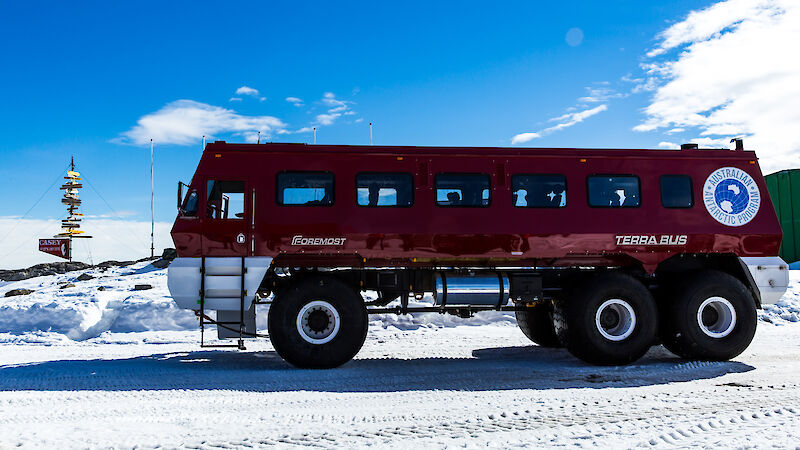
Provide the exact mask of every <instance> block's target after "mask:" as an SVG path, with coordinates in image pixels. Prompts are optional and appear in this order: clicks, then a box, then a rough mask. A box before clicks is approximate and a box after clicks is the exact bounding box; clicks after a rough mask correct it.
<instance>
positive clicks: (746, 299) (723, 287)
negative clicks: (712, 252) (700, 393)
mask: <svg viewBox="0 0 800 450" xmlns="http://www.w3.org/2000/svg"><path fill="white" fill-rule="evenodd" d="M661 320H662V323H661V340H662V342H663V344H664V347H666V348H667V349H668V350H669V351H671V352H672V353H675V354H676V355H678V356H680V357H682V358H686V359H705V360H714V361H725V360H728V359H731V358H733V357H735V356H737V355H739V354H740V353H742V352H743V351H744V350H745V349H746V348H747V346H749V345H750V342H752V340H753V336H754V335H755V332H756V324H757V322H758V316H757V314H756V304H755V301H754V299H753V296H752V294H751V293H750V292H749V291H748V290H747V288H746V287H745V285H744V284H742V282H741V281H739V280H738V279H736V278H735V277H733V276H732V275H729V274H727V273H724V272H719V271H716V270H708V271H704V272H702V273H699V274H697V275H695V276H693V277H691V278H689V279H688V280H687V281H686V282H685V283H684V284H683V285H681V286H679V287H678V288H677V289H675V290H674V295H673V296H670V297H667V298H664V299H662V302H661Z"/></svg>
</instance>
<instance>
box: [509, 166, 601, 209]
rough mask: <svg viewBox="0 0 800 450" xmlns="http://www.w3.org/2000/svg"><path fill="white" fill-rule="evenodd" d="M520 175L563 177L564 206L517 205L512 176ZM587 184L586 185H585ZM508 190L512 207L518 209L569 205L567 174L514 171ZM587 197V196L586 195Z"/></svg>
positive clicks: (562, 207) (561, 207) (559, 207)
mask: <svg viewBox="0 0 800 450" xmlns="http://www.w3.org/2000/svg"><path fill="white" fill-rule="evenodd" d="M516 176H522V177H537V176H543V177H547V176H551V177H553V176H557V177H561V178H563V179H564V193H565V194H566V195H567V199H566V202H564V206H527V205H525V206H517V205H515V204H514V177H516ZM587 186H588V185H587ZM509 187H510V189H509V191H510V192H511V206H513V207H514V208H519V209H564V208H566V207H567V206H569V185H568V181H567V176H566V175H565V174H563V173H515V174H513V175H511V186H509ZM587 198H588V197H587Z"/></svg>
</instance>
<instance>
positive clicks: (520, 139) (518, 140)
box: [511, 133, 542, 144]
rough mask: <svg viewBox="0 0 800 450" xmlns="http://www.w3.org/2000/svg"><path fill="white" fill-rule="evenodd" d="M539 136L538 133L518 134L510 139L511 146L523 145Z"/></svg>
mask: <svg viewBox="0 0 800 450" xmlns="http://www.w3.org/2000/svg"><path fill="white" fill-rule="evenodd" d="M541 136H542V135H541V134H539V133H520V134H517V135H515V136H514V137H512V138H511V144H524V143H525V142H528V141H531V140H533V139H536V138H538V137H541Z"/></svg>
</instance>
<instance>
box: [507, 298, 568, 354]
mask: <svg viewBox="0 0 800 450" xmlns="http://www.w3.org/2000/svg"><path fill="white" fill-rule="evenodd" d="M515 314H516V316H517V325H518V326H519V329H520V330H521V331H522V334H524V335H525V336H527V337H528V339H530V340H531V341H533V342H535V343H536V344H538V345H540V346H542V347H554V348H555V347H562V345H561V342H560V341H559V340H558V336H557V335H556V330H555V328H554V327H553V304H552V303H551V302H549V301H547V302H542V303H539V304H537V305H536V306H533V307H528V308H525V309H518V310H516V311H515Z"/></svg>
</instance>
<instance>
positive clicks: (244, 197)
mask: <svg viewBox="0 0 800 450" xmlns="http://www.w3.org/2000/svg"><path fill="white" fill-rule="evenodd" d="M210 182H228V183H231V182H241V183H242V189H243V190H242V217H233V218H231V217H227V218H222V217H208V196H209V194H210V192H209V191H208V183H210ZM247 186H248V183H247V180H245V179H243V178H227V177H222V178H206V179H205V188H204V190H205V195H203V196H202V197H203V210H204V212H203V219H205V220H215V221H217V220H218V221H227V220H244V219H245V218H246V217H247V213H248V206H249V205H248V203H247ZM236 193H237V194H238V192H236ZM222 194H224V192H221V193H220V201H222V197H221V195H222ZM221 206H222V204H220V207H221ZM251 207H252V206H251ZM228 208H230V201H229V203H228ZM221 211H222V210H221V209H220V212H221ZM227 212H228V213H229V212H230V211H229V210H228V211H227ZM198 215H199V211H198Z"/></svg>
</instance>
